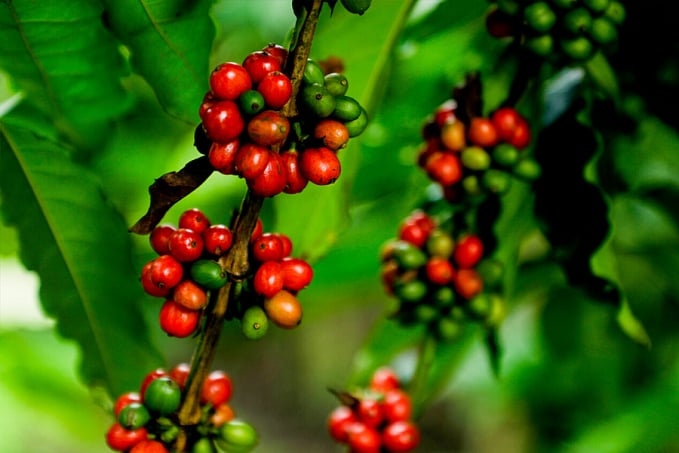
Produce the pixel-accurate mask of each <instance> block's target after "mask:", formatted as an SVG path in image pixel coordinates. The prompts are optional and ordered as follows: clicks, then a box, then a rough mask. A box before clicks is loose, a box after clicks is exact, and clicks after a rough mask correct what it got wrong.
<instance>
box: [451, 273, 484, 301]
mask: <svg viewBox="0 0 679 453" xmlns="http://www.w3.org/2000/svg"><path fill="white" fill-rule="evenodd" d="M453 285H454V286H455V290H456V291H457V292H458V293H459V294H460V295H461V296H462V297H464V298H465V299H471V298H472V297H474V296H476V295H477V294H479V293H480V292H481V291H483V280H482V279H481V276H480V275H479V273H478V272H476V270H474V269H459V270H458V271H457V272H456V273H455V277H454V278H453Z"/></svg>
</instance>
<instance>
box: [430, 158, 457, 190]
mask: <svg viewBox="0 0 679 453" xmlns="http://www.w3.org/2000/svg"><path fill="white" fill-rule="evenodd" d="M424 170H425V171H426V172H427V175H429V177H430V178H431V179H432V180H434V181H436V182H438V183H439V184H441V185H442V186H452V185H453V184H455V183H456V182H458V181H459V180H460V179H462V162H460V158H459V157H458V156H457V155H455V154H452V153H449V152H443V151H438V152H435V153H434V154H432V155H431V156H430V157H429V158H428V159H427V161H426V163H425V166H424Z"/></svg>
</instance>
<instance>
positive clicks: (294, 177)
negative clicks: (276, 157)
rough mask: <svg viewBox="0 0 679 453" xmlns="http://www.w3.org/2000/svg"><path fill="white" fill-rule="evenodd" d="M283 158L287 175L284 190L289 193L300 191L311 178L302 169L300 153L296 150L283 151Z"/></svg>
mask: <svg viewBox="0 0 679 453" xmlns="http://www.w3.org/2000/svg"><path fill="white" fill-rule="evenodd" d="M281 159H282V161H283V167H284V168H285V176H286V185H285V189H283V192H285V193H287V194H295V193H300V192H301V191H303V190H304V188H305V187H306V186H307V184H308V183H309V180H308V179H307V178H306V177H305V176H304V175H302V172H301V171H300V168H299V153H298V152H297V151H295V150H287V151H283V152H282V153H281Z"/></svg>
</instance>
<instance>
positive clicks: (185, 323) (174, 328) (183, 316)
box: [159, 299, 200, 338]
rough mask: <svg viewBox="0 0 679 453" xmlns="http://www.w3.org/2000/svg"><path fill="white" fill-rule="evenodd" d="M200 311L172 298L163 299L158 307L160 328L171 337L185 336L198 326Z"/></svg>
mask: <svg viewBox="0 0 679 453" xmlns="http://www.w3.org/2000/svg"><path fill="white" fill-rule="evenodd" d="M199 320H200V311H196V310H189V309H188V308H185V307H183V306H181V305H179V304H178V303H176V302H175V301H173V300H172V299H168V300H166V301H165V303H164V304H163V306H162V307H161V309H160V315H159V321H160V328H161V329H163V331H164V332H165V333H167V334H168V335H170V336H172V337H178V338H185V337H188V336H189V335H191V334H193V333H194V332H195V331H196V329H197V328H198V321H199Z"/></svg>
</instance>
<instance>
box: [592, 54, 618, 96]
mask: <svg viewBox="0 0 679 453" xmlns="http://www.w3.org/2000/svg"><path fill="white" fill-rule="evenodd" d="M585 70H586V71H587V74H588V75H589V77H590V79H591V80H592V82H593V83H594V85H595V86H596V87H597V88H598V89H599V90H601V91H602V92H603V94H604V95H605V96H606V97H608V98H610V99H612V100H613V101H615V102H617V101H619V99H620V87H619V86H618V78H617V76H616V74H615V71H614V70H613V68H612V67H611V65H610V64H609V62H608V59H607V58H606V56H605V55H604V54H603V53H601V52H597V53H596V54H595V55H594V57H592V58H591V59H590V60H588V61H587V63H585Z"/></svg>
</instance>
